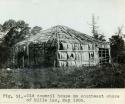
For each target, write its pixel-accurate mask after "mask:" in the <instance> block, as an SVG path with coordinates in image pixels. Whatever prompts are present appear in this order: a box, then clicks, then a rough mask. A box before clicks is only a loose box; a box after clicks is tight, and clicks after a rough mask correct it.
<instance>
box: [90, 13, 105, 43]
mask: <svg viewBox="0 0 125 104" xmlns="http://www.w3.org/2000/svg"><path fill="white" fill-rule="evenodd" d="M91 28H92V34H93V37H94V38H95V39H97V40H101V41H106V40H105V36H104V35H103V34H101V33H99V32H98V26H97V22H96V20H95V16H94V15H92V24H91Z"/></svg>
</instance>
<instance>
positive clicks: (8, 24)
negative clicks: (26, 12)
mask: <svg viewBox="0 0 125 104" xmlns="http://www.w3.org/2000/svg"><path fill="white" fill-rule="evenodd" d="M15 26H16V21H15V20H13V19H10V20H7V21H5V22H4V23H3V25H2V27H3V31H9V30H10V29H11V28H13V27H15Z"/></svg>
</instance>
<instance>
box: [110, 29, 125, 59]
mask: <svg viewBox="0 0 125 104" xmlns="http://www.w3.org/2000/svg"><path fill="white" fill-rule="evenodd" d="M109 40H110V45H111V57H112V58H113V61H117V57H118V55H120V54H121V53H123V51H125V46H124V40H123V33H122V27H121V28H120V27H118V32H116V33H115V35H113V36H112V37H111V38H110V39H109Z"/></svg>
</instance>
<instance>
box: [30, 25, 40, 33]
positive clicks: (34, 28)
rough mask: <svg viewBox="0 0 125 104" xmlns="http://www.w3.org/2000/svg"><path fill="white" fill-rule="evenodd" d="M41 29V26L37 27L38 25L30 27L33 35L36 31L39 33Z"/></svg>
mask: <svg viewBox="0 0 125 104" xmlns="http://www.w3.org/2000/svg"><path fill="white" fill-rule="evenodd" d="M41 30H42V27H39V26H35V27H33V28H32V29H31V33H32V34H33V35H36V34H37V33H39V32H40V31H41Z"/></svg>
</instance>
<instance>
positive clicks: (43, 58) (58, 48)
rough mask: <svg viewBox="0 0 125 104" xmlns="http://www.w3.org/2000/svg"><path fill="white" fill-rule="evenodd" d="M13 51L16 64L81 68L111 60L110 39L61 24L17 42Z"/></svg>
mask: <svg viewBox="0 0 125 104" xmlns="http://www.w3.org/2000/svg"><path fill="white" fill-rule="evenodd" d="M12 53H13V55H12V63H13V65H14V66H16V67H27V66H30V67H37V66H38V67H47V66H48V67H66V66H67V67H69V66H77V67H80V66H95V65H97V64H102V63H109V62H110V45H109V43H108V42H103V41H99V40H95V39H94V38H93V37H91V36H88V35H86V34H83V33H80V32H78V31H75V30H73V29H71V28H69V27H66V26H60V25H58V26H54V27H52V28H50V29H47V30H42V31H41V32H40V33H38V34H36V35H33V36H31V37H30V38H27V39H25V40H24V41H21V42H19V43H17V44H16V45H15V46H14V47H13V49H12Z"/></svg>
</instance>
